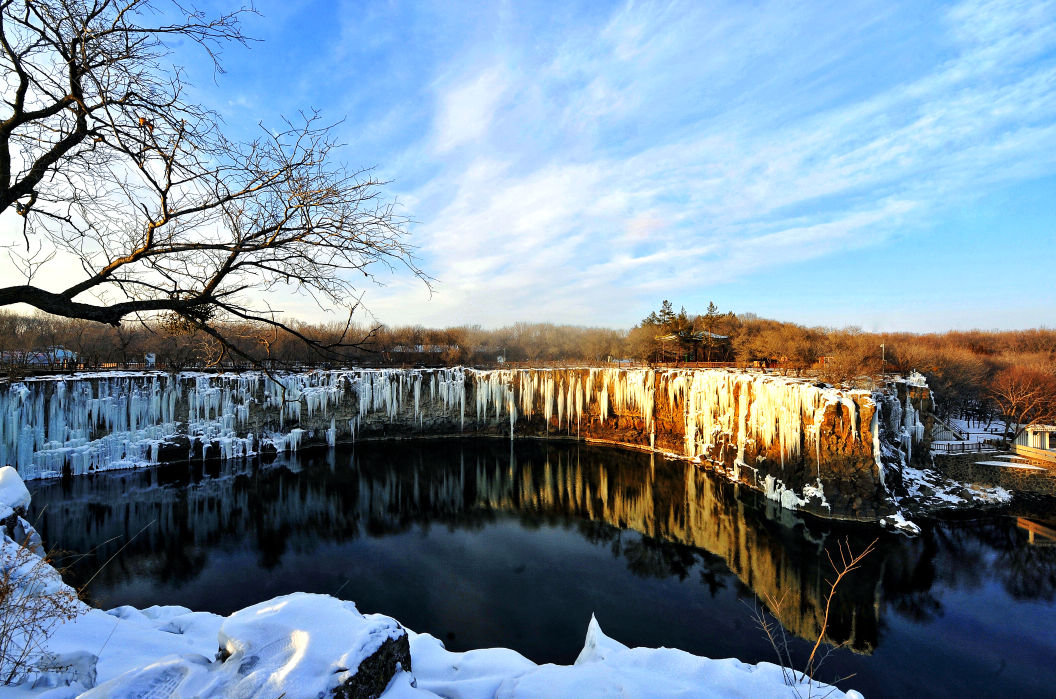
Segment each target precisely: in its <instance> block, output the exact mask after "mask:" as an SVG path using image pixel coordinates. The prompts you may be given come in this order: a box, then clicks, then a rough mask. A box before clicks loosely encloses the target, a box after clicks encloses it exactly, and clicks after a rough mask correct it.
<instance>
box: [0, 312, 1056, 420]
mask: <svg viewBox="0 0 1056 699" xmlns="http://www.w3.org/2000/svg"><path fill="white" fill-rule="evenodd" d="M288 324H289V325H290V326H291V327H293V328H295V329H296V331H297V334H296V335H291V334H290V333H286V332H282V331H280V330H278V329H276V328H275V327H274V326H272V325H268V324H262V323H252V322H244V323H232V322H227V323H224V324H223V325H222V330H223V334H224V337H225V340H224V342H225V343H228V344H234V345H235V346H236V347H237V350H238V352H237V353H233V352H231V351H229V348H227V347H225V346H224V344H222V343H220V342H219V341H218V340H217V339H216V337H215V336H214V335H212V334H211V333H209V332H205V331H203V330H202V329H200V328H198V327H196V326H195V325H193V324H187V323H181V322H179V319H178V317H175V316H160V317H155V318H152V319H145V320H142V321H141V322H138V323H124V324H122V325H119V326H116V327H114V326H109V325H105V324H102V323H95V322H91V321H86V320H80V319H69V318H61V317H56V316H52V315H47V314H43V313H33V314H25V313H17V312H14V311H0V360H2V364H3V365H4V366H3V369H6V370H7V371H9V372H14V373H15V374H18V373H19V372H25V371H28V370H31V369H34V368H49V367H52V366H55V365H60V366H62V365H76V366H77V367H78V368H86V369H91V368H99V367H106V366H108V365H120V366H136V365H142V364H143V362H144V359H145V357H146V355H153V356H154V359H155V361H156V363H157V365H158V366H159V367H164V368H166V369H168V370H172V371H178V370H182V369H190V368H196V367H205V366H218V367H223V368H238V367H244V366H249V365H251V362H247V361H245V360H243V357H249V358H251V359H252V360H254V361H256V362H260V363H261V364H263V365H265V366H271V367H276V368H281V367H312V366H340V365H365V366H378V365H387V366H454V365H469V366H472V365H478V366H479V365H486V366H494V365H497V364H501V363H506V364H510V363H525V364H538V365H545V364H546V363H553V362H568V363H586V364H594V365H603V364H606V363H610V364H611V363H613V362H617V361H623V362H627V361H632V362H637V363H643V364H650V365H657V364H668V365H670V364H683V363H686V362H700V361H710V362H726V363H730V364H735V365H737V366H742V367H758V368H768V369H770V370H772V371H778V372H781V373H784V374H789V375H796V376H810V377H814V378H817V379H818V380H820V381H825V382H827V383H832V384H844V385H852V386H858V387H870V386H873V385H876V383H877V382H878V381H879V380H880V379H881V377H882V376H883V375H884V374H902V375H906V374H908V373H910V372H911V371H919V372H920V373H922V374H924V375H925V376H926V377H927V379H928V383H929V385H930V386H931V387H932V389H934V394H935V398H936V402H937V405H936V411H937V413H938V414H939V415H940V417H943V418H951V417H953V418H959V419H965V420H982V421H990V420H992V419H994V418H995V417H999V416H1000V415H1003V414H1009V413H1015V412H1017V411H1022V410H1024V406H1027V405H1033V406H1034V407H1030V408H1026V412H1025V413H1023V414H1022V415H1021V416H1020V417H1021V418H1022V419H1023V420H1027V421H1030V419H1040V417H1042V416H1043V414H1049V415H1050V417H1049V418H1047V419H1049V420H1056V418H1054V417H1051V414H1052V407H1051V406H1052V404H1053V403H1056V330H1050V329H1047V328H1037V329H1030V330H1009V331H983V330H968V331H951V332H945V333H924V334H917V333H875V332H866V331H863V330H862V329H860V328H854V327H850V328H823V327H806V326H803V325H799V324H796V323H790V322H784V321H778V320H772V319H767V318H760V317H758V316H756V315H755V314H752V313H734V312H729V311H727V312H720V311H719V309H717V308H716V307H715V305H714V304H711V305H710V306H709V308H708V309H707V310H706V311H705V312H704V313H699V314H694V313H689V312H687V311H686V310H685V309H684V308H682V309H681V310H680V311H678V312H675V311H674V309H673V305H672V304H671V303H670V302H668V301H665V302H664V303H663V304H662V305H661V307H660V309H659V310H658V311H655V312H652V313H650V314H649V315H648V316H646V317H645V318H644V319H643V320H642V321H641V322H640V323H638V324H637V325H635V326H634V327H633V328H631V329H629V330H617V329H610V328H597V327H582V326H573V325H558V324H554V323H515V324H513V325H507V326H504V327H500V328H494V329H485V328H482V327H480V326H473V325H470V326H457V327H448V328H427V327H424V326H421V325H403V326H399V325H392V326H389V325H378V326H368V325H361V326H357V325H354V324H352V325H350V324H347V323H316V324H312V323H301V322H296V321H289V322H288ZM350 335H354V336H356V337H360V338H363V340H362V342H359V343H357V344H356V345H355V346H341V342H340V340H341V338H342V337H348V336H350ZM298 336H303V337H307V338H309V339H311V340H312V343H310V344H307V343H305V342H303V341H302V340H301V339H300V338H299V337H298ZM320 346H330V347H331V349H329V350H328V351H327V352H325V353H320V352H319V351H318V350H317V347H320ZM881 346H883V347H881ZM999 394H1000V396H999ZM1002 406H1004V407H1002ZM1045 406H1048V407H1045Z"/></svg>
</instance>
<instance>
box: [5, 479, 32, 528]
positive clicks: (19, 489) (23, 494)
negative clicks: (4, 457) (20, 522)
mask: <svg viewBox="0 0 1056 699" xmlns="http://www.w3.org/2000/svg"><path fill="white" fill-rule="evenodd" d="M29 503H30V497H29V489H28V488H26V484H25V483H23V482H22V478H21V477H20V476H19V475H18V471H16V470H15V469H14V468H12V467H11V466H4V467H2V468H0V512H3V511H4V508H5V507H7V508H9V509H11V510H13V511H15V512H18V511H19V510H21V511H22V514H25V511H26V509H27V508H28V507H29ZM0 519H5V517H4V516H3V515H2V514H0Z"/></svg>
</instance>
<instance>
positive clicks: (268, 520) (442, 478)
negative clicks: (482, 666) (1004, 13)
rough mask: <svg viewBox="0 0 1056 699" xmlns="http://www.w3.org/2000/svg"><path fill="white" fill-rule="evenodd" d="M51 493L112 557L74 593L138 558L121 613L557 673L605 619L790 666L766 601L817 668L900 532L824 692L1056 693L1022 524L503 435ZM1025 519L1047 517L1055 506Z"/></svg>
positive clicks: (847, 627)
mask: <svg viewBox="0 0 1056 699" xmlns="http://www.w3.org/2000/svg"><path fill="white" fill-rule="evenodd" d="M33 498H34V499H33V505H34V508H35V509H36V510H37V512H38V513H41V514H40V515H39V520H38V528H39V529H40V531H41V533H42V535H43V536H44V538H45V539H46V541H47V543H48V545H50V546H57V547H61V548H63V549H65V550H68V551H75V552H88V551H92V550H93V549H95V550H94V552H93V553H92V556H91V557H88V558H85V559H82V560H81V561H80V562H79V563H77V564H76V565H75V566H74V567H73V569H72V571H71V572H70V573H69V575H68V578H69V580H70V581H71V582H73V583H74V584H78V583H83V582H84V581H85V580H87V579H88V578H89V577H91V575H92V574H94V573H95V572H96V571H97V570H98V569H99V567H100V565H101V564H102V562H103V561H105V560H107V559H109V558H110V557H111V556H113V555H114V554H115V553H116V552H118V550H119V549H121V547H122V546H125V548H124V549H123V550H121V551H120V553H119V554H118V555H117V556H116V558H114V560H113V562H112V563H110V564H109V565H108V566H106V567H104V568H103V570H102V572H101V573H100V574H99V575H98V577H96V578H95V579H94V581H92V583H91V585H90V587H89V588H88V592H89V594H90V595H92V596H93V597H94V599H95V600H96V601H97V602H98V603H99V604H100V605H101V606H103V607H107V608H108V607H112V606H117V605H122V604H131V605H134V606H136V607H146V606H149V605H152V604H179V605H184V606H186V607H190V608H191V609H195V610H203V611H212V612H216V613H219V614H229V613H231V612H233V611H235V610H236V609H239V608H242V607H244V606H246V605H249V604H253V603H256V602H259V601H261V600H264V599H268V598H270V597H273V596H275V595H280V594H285V593H288V592H292V591H295V590H304V591H310V592H323V593H328V594H332V595H337V596H339V597H342V598H345V599H351V600H354V601H355V602H356V604H357V606H358V607H359V609H360V610H361V611H363V612H381V613H384V614H388V615H391V616H393V617H395V618H397V619H399V620H400V621H401V622H402V623H404V624H406V625H407V626H408V627H410V628H412V629H415V630H416V631H421V632H429V633H431V634H433V635H435V636H437V637H439V638H441V639H443V640H444V641H445V643H446V644H447V646H448V648H450V649H452V650H465V649H470V648H480V647H489V646H506V647H510V648H514V649H516V650H518V651H520V652H521V653H523V654H524V655H526V656H528V657H529V658H531V659H532V660H534V661H536V662H557V663H570V662H572V661H573V660H574V659H575V657H576V655H577V654H578V653H579V650H580V649H581V647H582V644H583V637H584V634H585V633H586V628H587V622H588V621H589V620H590V615H591V613H594V614H596V615H597V617H598V620H599V622H600V623H601V626H602V628H603V629H604V630H605V632H606V633H607V634H609V635H611V636H612V637H614V638H616V639H617V640H619V641H622V642H623V643H626V644H628V645H631V646H639V645H640V646H668V647H676V648H682V649H684V650H687V651H690V652H692V653H697V654H700V655H706V656H710V657H717V658H721V657H730V656H733V657H737V658H741V659H742V660H745V661H748V662H753V663H754V662H758V661H760V660H767V661H774V660H775V656H774V652H773V650H772V649H771V647H770V646H769V645H768V643H767V641H766V640H765V639H764V638H763V636H762V634H761V633H760V631H759V629H758V628H756V626H755V622H754V620H753V606H754V605H755V604H756V600H757V599H758V598H762V597H764V596H765V595H768V594H769V595H771V596H773V597H774V598H782V596H783V602H782V619H783V621H784V624H785V627H786V628H787V629H788V630H789V632H790V634H791V635H792V637H793V642H792V648H793V651H794V652H795V653H797V654H798V658H799V661H800V662H801V661H802V659H803V658H805V654H806V652H808V651H809V648H810V646H811V645H813V641H814V640H815V639H816V638H817V636H818V633H819V630H820V627H821V623H820V620H821V617H822V615H823V608H824V592H825V590H826V589H827V588H826V584H825V580H826V578H830V579H831V578H832V577H833V576H832V573H831V568H830V567H829V563H828V560H827V558H826V551H829V552H831V553H836V552H837V548H836V547H837V546H838V544H839V542H845V543H848V544H849V545H850V546H851V548H852V549H853V550H854V551H856V552H857V551H860V550H862V549H864V548H865V547H866V546H867V545H868V544H869V543H870V542H872V541H873V540H874V539H879V541H877V544H876V551H875V553H873V554H872V555H870V556H869V557H867V558H866V559H865V561H864V564H863V566H862V568H861V569H860V570H858V571H856V572H855V573H853V574H852V575H851V576H850V577H849V578H848V579H847V580H846V581H845V582H844V583H841V586H840V587H839V588H838V594H837V596H836V598H835V599H834V600H833V605H832V613H831V617H830V622H829V627H828V633H827V638H828V640H830V641H832V642H834V643H839V644H844V647H842V648H841V649H839V650H837V651H836V652H835V653H833V654H832V655H831V656H830V657H829V658H828V660H827V661H826V664H825V665H824V666H823V668H822V672H821V678H822V679H825V680H827V681H828V680H831V679H832V678H833V677H834V676H837V675H839V676H845V675H850V674H852V673H854V674H855V677H853V679H850V680H848V681H846V682H843V683H841V686H843V687H844V688H855V689H858V690H859V691H862V692H863V693H864V694H865V696H866V697H867V698H868V699H876V698H878V697H958V698H963V697H1016V698H1017V699H1022V698H1028V697H1056V546H1044V545H1042V544H1043V543H1045V542H1048V543H1050V544H1053V543H1056V541H1049V540H1046V539H1044V538H1042V537H1036V538H1035V543H1034V544H1031V543H1030V542H1029V541H1028V535H1027V532H1026V530H1025V529H1023V528H1021V527H1019V526H1017V519H1016V518H1015V517H1014V516H1009V515H1008V514H1005V515H1002V516H993V517H987V518H984V519H975V520H972V521H958V522H944V523H941V524H933V525H930V526H928V527H927V528H926V530H925V532H924V535H923V536H921V537H918V538H915V539H907V538H904V537H900V536H895V535H891V534H886V533H884V532H883V531H881V530H879V529H878V528H876V527H872V526H864V525H847V524H840V523H834V522H826V521H821V520H817V519H812V518H806V519H800V518H796V517H794V516H790V515H789V513H787V512H785V513H782V512H781V511H780V510H777V509H775V508H774V506H773V503H770V502H769V501H766V500H765V499H762V498H760V497H759V496H758V495H757V494H755V493H752V492H745V491H741V492H737V490H736V489H735V488H734V487H733V486H731V485H730V484H728V483H726V482H725V481H722V480H720V479H717V478H715V477H713V476H711V475H710V474H708V473H704V472H700V471H698V470H697V469H696V468H695V467H693V466H691V465H688V464H685V463H682V462H676V461H667V460H664V459H654V458H652V457H651V456H649V455H646V454H642V453H638V452H630V451H623V450H617V449H612V448H602V447H587V446H578V445H574V444H565V443H551V444H546V443H542V442H517V443H514V444H513V445H511V444H510V443H509V442H505V441H498V440H481V441H422V442H398V443H374V444H361V445H359V446H357V447H356V448H355V450H354V451H353V450H351V449H349V450H341V449H338V450H336V451H331V452H330V453H325V452H323V453H315V454H305V455H302V456H300V457H294V458H291V459H280V460H278V461H275V462H272V463H270V464H261V463H250V464H239V465H234V464H225V465H221V464H219V463H209V464H204V465H202V464H198V465H191V466H187V465H181V466H170V467H159V468H155V469H150V470H143V471H135V472H124V473H115V474H103V475H99V476H83V477H77V478H73V479H68V480H65V481H61V482H59V481H56V482H51V483H46V484H41V485H37V486H36V487H35V488H34V493H33ZM1016 508H1018V509H1019V510H1021V511H1020V512H1013V513H1012V514H1013V515H1014V514H1023V515H1030V516H1031V517H1032V518H1033V519H1035V520H1036V521H1037V520H1041V519H1044V517H1045V514H1044V512H1045V510H1046V508H1051V503H1047V502H1035V503H1029V502H1027V503H1017V504H1016V505H1015V506H1014V507H1013V509H1014V510H1015V509H1016ZM1049 526H1050V527H1052V526H1053V525H1052V524H1051V523H1050V524H1049ZM141 530H142V532H141V533H139V534H138V536H136V534H137V532H140V531H141ZM108 540H109V543H103V542H107V541H108ZM126 544H127V545H126Z"/></svg>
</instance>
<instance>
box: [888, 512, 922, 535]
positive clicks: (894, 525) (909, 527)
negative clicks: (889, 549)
mask: <svg viewBox="0 0 1056 699" xmlns="http://www.w3.org/2000/svg"><path fill="white" fill-rule="evenodd" d="M880 524H881V526H884V527H888V528H891V529H895V530H897V531H900V532H902V533H903V534H909V535H910V536H917V535H918V534H920V527H919V526H917V525H916V524H914V523H913V522H910V521H909V520H908V519H906V518H905V517H904V516H903V515H902V513H901V512H898V513H895V514H893V515H888V516H886V517H884V518H883V519H881V520H880Z"/></svg>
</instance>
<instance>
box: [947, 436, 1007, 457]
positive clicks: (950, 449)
mask: <svg viewBox="0 0 1056 699" xmlns="http://www.w3.org/2000/svg"><path fill="white" fill-rule="evenodd" d="M1001 446H1002V442H1001V440H999V439H984V440H983V441H981V442H957V443H955V444H932V445H931V450H932V451H933V452H940V453H943V454H973V453H976V452H981V451H997V450H999V449H1001Z"/></svg>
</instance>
